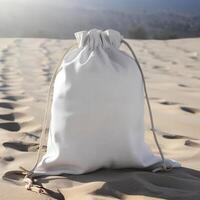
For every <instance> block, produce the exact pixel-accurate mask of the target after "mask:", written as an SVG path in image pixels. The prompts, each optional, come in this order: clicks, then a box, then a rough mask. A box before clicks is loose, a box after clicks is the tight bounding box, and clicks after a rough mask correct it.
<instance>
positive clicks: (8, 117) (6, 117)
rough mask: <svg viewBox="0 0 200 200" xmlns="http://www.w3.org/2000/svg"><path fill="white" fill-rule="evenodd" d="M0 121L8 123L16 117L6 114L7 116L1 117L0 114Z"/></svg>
mask: <svg viewBox="0 0 200 200" xmlns="http://www.w3.org/2000/svg"><path fill="white" fill-rule="evenodd" d="M0 119H3V120H7V121H14V120H15V116H14V114H13V113H10V114H5V115H1V114H0Z"/></svg>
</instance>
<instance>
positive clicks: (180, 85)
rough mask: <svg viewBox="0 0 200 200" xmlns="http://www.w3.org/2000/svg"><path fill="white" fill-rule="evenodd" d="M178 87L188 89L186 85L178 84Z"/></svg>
mask: <svg viewBox="0 0 200 200" xmlns="http://www.w3.org/2000/svg"><path fill="white" fill-rule="evenodd" d="M178 86H179V87H184V88H186V87H189V86H187V85H185V84H178Z"/></svg>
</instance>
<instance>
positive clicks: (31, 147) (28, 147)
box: [3, 141, 39, 152]
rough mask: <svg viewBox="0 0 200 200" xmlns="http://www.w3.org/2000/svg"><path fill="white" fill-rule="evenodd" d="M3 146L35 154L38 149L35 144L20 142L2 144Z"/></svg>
mask: <svg viewBox="0 0 200 200" xmlns="http://www.w3.org/2000/svg"><path fill="white" fill-rule="evenodd" d="M3 146H4V147H6V148H12V149H15V150H18V151H25V152H29V151H30V152H36V151H37V150H38V148H39V145H38V144H37V143H26V142H22V141H13V142H4V143H3Z"/></svg>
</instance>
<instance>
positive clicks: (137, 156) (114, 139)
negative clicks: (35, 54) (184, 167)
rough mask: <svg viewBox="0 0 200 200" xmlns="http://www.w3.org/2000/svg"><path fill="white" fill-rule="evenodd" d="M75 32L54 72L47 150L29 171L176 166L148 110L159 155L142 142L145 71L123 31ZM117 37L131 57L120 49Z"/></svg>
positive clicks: (54, 172)
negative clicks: (160, 141)
mask: <svg viewBox="0 0 200 200" xmlns="http://www.w3.org/2000/svg"><path fill="white" fill-rule="evenodd" d="M75 37H76V41H77V43H78V46H77V47H75V48H73V49H71V50H70V51H69V52H68V53H67V54H66V55H65V57H64V59H63V61H62V63H61V65H60V66H59V67H58V68H57V71H56V73H55V75H54V77H53V79H54V80H53V83H52V86H53V100H52V104H51V120H50V125H49V133H48V142H47V152H46V153H45V155H44V156H43V157H42V158H41V159H39V160H38V161H40V162H38V163H37V164H36V165H35V167H34V168H33V170H32V174H36V175H38V174H45V175H58V174H63V173H67V174H84V173H87V172H92V171H95V170H97V169H100V168H139V169H144V168H151V169H157V168H160V169H161V168H162V167H164V169H165V170H167V169H168V168H173V167H180V164H179V163H178V162H176V161H174V160H170V159H165V158H164V157H163V154H162V151H161V149H160V146H159V144H158V141H157V138H156V135H155V132H154V126H153V120H152V113H151V110H150V117H151V125H152V126H153V127H152V129H153V133H154V138H155V140H156V144H157V145H158V148H159V152H160V153H161V154H162V155H161V156H160V155H155V154H153V153H152V151H151V150H150V148H149V147H148V145H147V144H146V143H145V140H144V95H146V97H147V100H148V96H147V93H146V92H147V91H146V86H145V85H144V84H145V82H144V76H143V74H142V71H141V67H140V66H139V62H138V60H137V58H136V56H135V54H134V52H133V50H132V49H131V47H130V45H129V44H128V43H127V42H126V41H125V40H124V39H123V37H122V35H121V34H120V33H119V32H117V31H115V30H106V31H101V30H97V29H93V30H90V31H81V32H77V33H75ZM121 43H124V44H126V45H127V47H128V48H129V49H130V51H131V53H132V55H133V57H131V56H129V55H128V54H127V53H126V52H124V51H122V50H120V49H119V47H120V45H121ZM144 86H145V88H144ZM144 91H145V92H144ZM147 103H148V108H149V109H150V104H149V101H148V102H147ZM49 107H50V106H49ZM41 146H42V145H41ZM41 148H42V147H41ZM41 148H40V150H41ZM40 153H41V152H40Z"/></svg>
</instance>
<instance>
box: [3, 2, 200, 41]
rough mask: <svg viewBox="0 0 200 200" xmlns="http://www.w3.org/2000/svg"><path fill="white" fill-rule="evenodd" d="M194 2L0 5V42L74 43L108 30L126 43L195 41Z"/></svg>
mask: <svg viewBox="0 0 200 200" xmlns="http://www.w3.org/2000/svg"><path fill="white" fill-rule="evenodd" d="M199 11H200V1H199V0H101V1H100V0H73V1H71V0H0V37H40V38H41V37H42V38H59V39H70V38H73V33H74V32H76V31H80V30H88V29H91V28H99V29H107V28H112V29H116V30H118V31H120V32H121V33H122V34H124V36H125V37H127V38H137V39H175V38H185V37H200V12H199Z"/></svg>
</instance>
